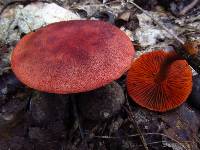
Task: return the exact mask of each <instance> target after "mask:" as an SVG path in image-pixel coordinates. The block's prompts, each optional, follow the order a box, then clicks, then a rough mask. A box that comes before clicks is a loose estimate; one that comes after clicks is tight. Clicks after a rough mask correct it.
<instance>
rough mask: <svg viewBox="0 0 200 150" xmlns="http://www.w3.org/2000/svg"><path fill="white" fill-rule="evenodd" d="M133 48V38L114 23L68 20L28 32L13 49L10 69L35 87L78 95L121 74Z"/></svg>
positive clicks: (129, 62) (125, 68) (127, 64)
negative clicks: (130, 38) (131, 39)
mask: <svg viewBox="0 0 200 150" xmlns="http://www.w3.org/2000/svg"><path fill="white" fill-rule="evenodd" d="M134 52H135V51H134V48H133V46H132V43H131V41H130V40H129V38H128V37H127V36H126V35H125V34H124V33H123V32H122V31H121V30H119V29H118V28H117V27H115V26H113V25H111V24H108V23H105V22H102V21H89V20H87V21H86V20H85V21H83V20H81V21H80V20H76V21H64V22H59V23H53V24H50V25H48V26H46V27H43V28H41V29H39V30H38V31H36V32H32V33H29V34H28V35H26V36H24V37H23V38H22V39H21V40H20V41H19V43H18V44H17V46H16V47H15V49H14V50H13V53H12V56H11V67H12V70H13V71H14V73H15V74H16V76H17V77H18V78H19V79H20V80H21V81H22V82H23V83H24V84H26V85H27V86H29V87H31V88H34V89H37V90H40V91H45V92H50V93H61V94H66V93H78V92H83V91H90V90H93V89H96V88H99V87H101V86H103V85H106V84H108V83H110V82H112V81H113V80H115V79H117V78H119V77H120V76H121V75H122V74H123V73H124V72H125V71H127V69H128V68H129V67H130V64H131V59H132V58H133V56H134Z"/></svg>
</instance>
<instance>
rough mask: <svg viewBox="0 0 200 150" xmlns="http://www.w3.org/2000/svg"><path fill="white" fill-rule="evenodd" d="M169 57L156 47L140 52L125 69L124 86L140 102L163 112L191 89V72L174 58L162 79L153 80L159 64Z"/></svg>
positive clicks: (183, 100) (172, 106)
mask: <svg viewBox="0 0 200 150" xmlns="http://www.w3.org/2000/svg"><path fill="white" fill-rule="evenodd" d="M169 56H170V55H169V54H168V53H167V52H164V51H163V50H158V51H153V52H149V53H146V54H143V55H141V56H140V57H139V58H138V59H136V60H135V61H134V62H133V64H132V67H131V68H130V70H129V71H128V76H127V89H128V93H129V95H130V97H131V98H132V99H133V100H134V101H135V102H136V103H138V104H139V105H141V106H143V107H145V108H148V109H150V110H154V111H159V112H164V111H167V110H171V109H173V108H176V107H177V106H179V105H181V104H182V103H183V102H185V101H186V99H187V97H188V96H189V94H190V92H191V90H192V71H191V68H190V67H189V65H188V64H187V62H186V61H185V60H176V61H174V62H173V63H172V64H171V66H170V67H169V70H168V72H167V75H166V77H165V79H164V80H163V81H162V82H158V81H156V80H155V79H156V74H157V73H158V72H159V70H160V68H161V64H162V63H163V62H164V61H166V60H168V58H169Z"/></svg>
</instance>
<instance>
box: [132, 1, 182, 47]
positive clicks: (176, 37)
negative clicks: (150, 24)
mask: <svg viewBox="0 0 200 150" xmlns="http://www.w3.org/2000/svg"><path fill="white" fill-rule="evenodd" d="M128 2H129V3H131V4H133V5H134V6H135V7H137V8H138V9H139V10H141V11H142V12H143V13H144V14H145V15H147V16H148V17H150V18H151V19H152V20H153V21H154V22H155V23H157V24H158V25H159V26H160V27H161V28H163V29H164V30H165V31H166V32H167V33H168V34H170V35H171V36H172V37H174V38H175V39H176V40H177V41H179V42H180V43H181V44H184V41H183V40H181V39H180V38H179V37H178V36H177V35H176V34H174V32H172V31H171V30H169V29H168V28H167V27H166V26H164V25H163V24H162V23H161V22H160V21H159V20H157V19H155V18H154V17H153V16H151V15H150V14H149V13H147V12H146V10H144V9H143V8H142V7H140V6H138V5H137V4H136V3H134V1H133V0H128Z"/></svg>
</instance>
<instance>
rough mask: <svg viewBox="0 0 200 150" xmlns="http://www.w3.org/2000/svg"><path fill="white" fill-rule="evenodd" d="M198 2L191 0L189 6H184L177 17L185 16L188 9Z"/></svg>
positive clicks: (197, 0)
mask: <svg viewBox="0 0 200 150" xmlns="http://www.w3.org/2000/svg"><path fill="white" fill-rule="evenodd" d="M198 2H199V0H193V1H192V2H191V3H190V4H189V5H187V6H185V7H184V8H183V10H182V11H181V12H180V13H179V15H181V16H183V15H185V14H186V13H187V12H188V11H189V10H190V9H192V8H193V7H194V6H195V5H196V4H197V3H198Z"/></svg>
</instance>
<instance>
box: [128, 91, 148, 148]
mask: <svg viewBox="0 0 200 150" xmlns="http://www.w3.org/2000/svg"><path fill="white" fill-rule="evenodd" d="M125 98H126V100H127V105H128V108H129V110H130V111H128V110H127V108H125V110H126V112H127V113H128V114H130V116H131V117H130V120H131V121H132V122H133V124H134V125H135V127H136V130H137V132H138V133H139V135H140V139H141V141H142V144H143V146H144V148H145V150H149V148H148V146H147V142H146V140H145V138H144V136H143V134H142V132H141V130H140V128H139V126H138V124H137V122H136V121H135V116H134V115H133V113H132V110H131V107H130V105H129V102H128V98H127V94H125Z"/></svg>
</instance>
